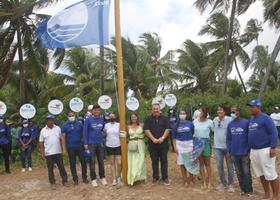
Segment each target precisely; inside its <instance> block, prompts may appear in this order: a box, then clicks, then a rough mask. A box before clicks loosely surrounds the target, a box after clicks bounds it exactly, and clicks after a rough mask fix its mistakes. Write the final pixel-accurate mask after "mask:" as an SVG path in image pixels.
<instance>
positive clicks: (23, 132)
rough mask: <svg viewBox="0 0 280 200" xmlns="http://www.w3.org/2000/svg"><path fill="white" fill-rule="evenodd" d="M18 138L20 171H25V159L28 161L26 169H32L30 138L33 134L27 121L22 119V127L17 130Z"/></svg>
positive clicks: (31, 138)
mask: <svg viewBox="0 0 280 200" xmlns="http://www.w3.org/2000/svg"><path fill="white" fill-rule="evenodd" d="M18 140H19V145H20V159H21V167H22V170H21V171H22V172H25V168H26V159H27V162H28V171H32V156H31V153H32V140H33V134H32V131H31V130H30V128H29V126H28V121H27V120H23V121H22V128H21V129H20V130H19V131H18Z"/></svg>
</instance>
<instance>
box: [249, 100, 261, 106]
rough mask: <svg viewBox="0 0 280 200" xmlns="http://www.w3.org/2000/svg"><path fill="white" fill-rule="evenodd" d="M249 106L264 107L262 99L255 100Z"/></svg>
mask: <svg viewBox="0 0 280 200" xmlns="http://www.w3.org/2000/svg"><path fill="white" fill-rule="evenodd" d="M247 106H257V107H262V106H263V104H262V102H261V100H260V99H253V100H251V101H250V102H248V103H247Z"/></svg>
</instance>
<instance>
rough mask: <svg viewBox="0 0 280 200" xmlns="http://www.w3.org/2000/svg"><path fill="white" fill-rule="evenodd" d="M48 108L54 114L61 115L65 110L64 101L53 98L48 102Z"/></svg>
mask: <svg viewBox="0 0 280 200" xmlns="http://www.w3.org/2000/svg"><path fill="white" fill-rule="evenodd" d="M48 110H49V112H50V113H51V114H53V115H59V114H60V113H62V111H63V103H62V102H61V101H60V100H58V99H54V100H51V101H50V102H49V104H48Z"/></svg>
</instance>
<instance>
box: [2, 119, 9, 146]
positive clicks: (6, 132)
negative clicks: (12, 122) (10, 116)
mask: <svg viewBox="0 0 280 200" xmlns="http://www.w3.org/2000/svg"><path fill="white" fill-rule="evenodd" d="M10 137H11V131H10V128H9V126H8V125H6V124H4V123H1V124H0V144H8V143H9V140H10Z"/></svg>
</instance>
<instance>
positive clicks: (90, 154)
mask: <svg viewBox="0 0 280 200" xmlns="http://www.w3.org/2000/svg"><path fill="white" fill-rule="evenodd" d="M84 157H85V158H86V159H90V158H91V157H92V153H91V151H90V150H89V149H86V150H85V151H84Z"/></svg>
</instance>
